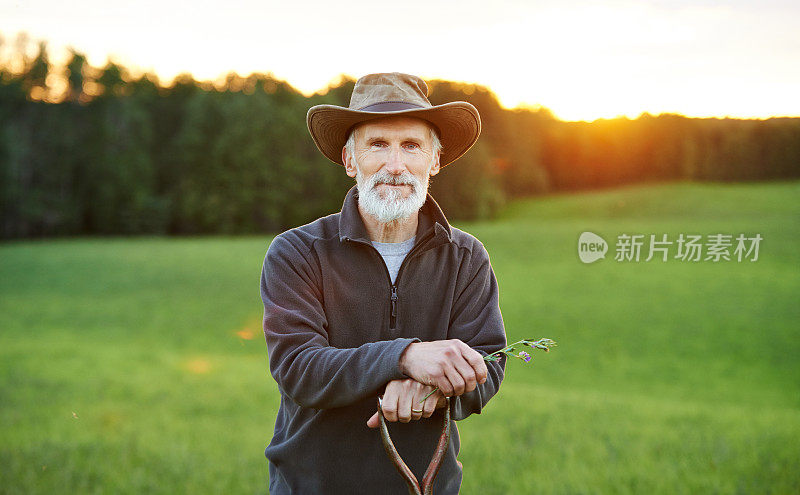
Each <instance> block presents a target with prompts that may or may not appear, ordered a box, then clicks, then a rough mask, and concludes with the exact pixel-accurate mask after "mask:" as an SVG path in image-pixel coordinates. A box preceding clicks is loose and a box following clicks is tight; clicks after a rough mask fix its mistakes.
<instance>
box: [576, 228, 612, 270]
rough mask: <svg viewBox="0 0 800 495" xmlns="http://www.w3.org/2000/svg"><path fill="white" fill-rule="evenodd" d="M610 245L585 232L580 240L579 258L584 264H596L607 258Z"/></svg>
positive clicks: (595, 235) (591, 233)
mask: <svg viewBox="0 0 800 495" xmlns="http://www.w3.org/2000/svg"><path fill="white" fill-rule="evenodd" d="M607 251H608V243H607V242H606V241H605V239H603V238H602V237H600V236H599V235H597V234H595V233H593V232H583V233H582V234H581V236H580V237H579V238H578V257H579V258H580V259H581V261H583V262H584V263H594V262H595V261H597V260H599V259H600V258H605V257H606V252H607Z"/></svg>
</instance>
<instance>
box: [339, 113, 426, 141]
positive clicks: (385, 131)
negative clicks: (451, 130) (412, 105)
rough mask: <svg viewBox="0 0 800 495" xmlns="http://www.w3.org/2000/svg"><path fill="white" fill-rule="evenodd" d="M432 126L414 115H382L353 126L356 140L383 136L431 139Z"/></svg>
mask: <svg viewBox="0 0 800 495" xmlns="http://www.w3.org/2000/svg"><path fill="white" fill-rule="evenodd" d="M433 129H434V127H433V126H432V125H431V124H430V123H429V122H428V121H427V120H423V119H418V118H415V117H383V118H380V119H374V120H369V121H367V122H364V123H362V124H359V125H358V126H357V127H356V128H355V131H354V132H355V137H356V140H365V139H374V138H376V137H384V138H392V137H394V138H414V139H418V140H421V141H423V142H428V141H430V140H431V131H432V130H433Z"/></svg>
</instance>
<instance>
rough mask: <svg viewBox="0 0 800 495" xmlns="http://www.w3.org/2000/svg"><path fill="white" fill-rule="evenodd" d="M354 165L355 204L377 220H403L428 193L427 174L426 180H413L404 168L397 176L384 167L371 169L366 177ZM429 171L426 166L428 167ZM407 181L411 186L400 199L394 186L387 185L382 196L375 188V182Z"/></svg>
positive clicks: (388, 221)
mask: <svg viewBox="0 0 800 495" xmlns="http://www.w3.org/2000/svg"><path fill="white" fill-rule="evenodd" d="M355 166H356V184H357V185H358V205H359V206H360V207H361V209H362V210H363V211H364V212H365V213H368V214H369V215H371V216H373V217H375V219H376V220H377V221H378V222H380V223H390V222H394V221H396V220H404V219H406V218H408V217H410V216H411V215H412V214H413V213H414V212H415V211H417V210H419V209H420V208H422V205H423V203H425V199H426V198H427V196H428V184H429V180H427V177H428V174H426V175H425V177H426V180H425V183H424V184H423V183H422V181H420V180H419V179H417V178H416V177H415V176H414V175H413V174H411V173H410V172H409V171H407V170H406V171H404V172H403V173H402V174H400V175H392V174H390V173H388V172H386V171H385V170H380V171H378V172H375V173H374V174H372V175H371V176H370V177H364V175H363V174H362V173H361V167H359V166H358V163H355ZM429 170H430V169H429ZM380 183H385V184H392V185H400V184H408V185H409V186H411V194H409V195H408V197H407V198H403V195H402V192H401V191H400V190H396V189H394V188H387V189H389V190H388V191H386V192H384V193H383V195H381V193H380V192H379V191H378V184H380Z"/></svg>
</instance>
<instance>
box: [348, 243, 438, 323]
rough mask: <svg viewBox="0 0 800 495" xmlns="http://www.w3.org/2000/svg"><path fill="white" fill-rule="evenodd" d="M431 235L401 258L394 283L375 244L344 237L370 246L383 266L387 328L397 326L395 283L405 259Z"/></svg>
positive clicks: (414, 254)
mask: <svg viewBox="0 0 800 495" xmlns="http://www.w3.org/2000/svg"><path fill="white" fill-rule="evenodd" d="M431 237H433V234H428V235H427V236H425V238H423V239H422V240H421V241H420V242H419V243H418V244H417V245H415V246H414V247H413V248H411V251H409V252H408V254H407V255H406V257H405V259H403V262H402V263H400V268H398V270H397V278H395V280H394V283H392V275H391V274H390V273H389V268H388V267H387V266H386V262H385V261H383V257H382V256H381V253H380V252H378V250H377V249H375V246H373V245H372V243H368V242H364V241H360V240H357V239H351V238H349V237H345V240H346V241H355V242H360V243H361V244H365V245H367V246H369V247H370V248H372V250H373V251H374V252H375V254H376V255H378V260H379V261H380V263H381V266H383V271H384V273H386V280H387V281H388V282H389V308H390V311H389V329H390V330H394V328H395V327H396V326H397V300H398V298H399V296H398V293H397V285H398V283H399V282H400V274H401V273H403V267H405V266H406V261H408V260H409V258H411V257H412V256H416V255H417V254H418V253H419V252H420V250H419V249H417V248H419V247H421V246H422V245H423V244H424V243H426V242H428V239H430V238H431Z"/></svg>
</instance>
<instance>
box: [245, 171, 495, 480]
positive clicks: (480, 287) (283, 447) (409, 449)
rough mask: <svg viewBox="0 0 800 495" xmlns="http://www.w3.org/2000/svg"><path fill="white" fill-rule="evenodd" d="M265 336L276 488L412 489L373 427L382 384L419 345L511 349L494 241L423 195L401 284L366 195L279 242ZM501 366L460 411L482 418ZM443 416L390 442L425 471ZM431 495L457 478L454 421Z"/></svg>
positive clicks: (396, 432) (267, 262)
mask: <svg viewBox="0 0 800 495" xmlns="http://www.w3.org/2000/svg"><path fill="white" fill-rule="evenodd" d="M261 298H262V300H263V302H264V321H263V323H264V335H265V337H266V341H267V350H268V352H269V364H270V370H271V371H272V375H273V377H274V378H275V381H276V382H277V383H278V387H279V388H280V391H281V406H280V410H279V411H278V417H277V421H276V423H275V430H274V435H273V438H272V442H270V444H269V446H268V447H267V449H266V452H265V453H266V456H267V458H268V459H269V461H270V466H269V474H270V492H271V493H273V494H286V493H302V494H323V493H381V494H392V493H397V494H405V493H407V491H406V486H405V483H404V481H403V479H402V478H401V477H400V475H399V474H398V473H397V471H396V470H395V468H394V466H393V465H392V464H391V462H390V461H389V459H388V458H387V457H386V454H385V452H384V450H383V446H382V444H381V439H380V434H379V432H378V431H376V430H371V429H369V428H367V426H366V421H367V419H368V418H369V417H370V416H371V415H372V414H373V413H374V412H375V411H376V407H377V396H378V394H380V393H381V391H382V389H383V388H384V387H385V385H386V383H387V382H389V381H391V380H394V379H401V378H406V376H405V375H403V373H401V372H400V369H399V358H400V355H401V354H402V353H403V351H404V350H405V348H406V347H407V346H408V345H409V344H411V343H412V342H418V341H433V340H445V339H461V340H462V341H464V342H465V343H467V344H468V345H469V346H470V347H472V348H473V349H475V350H477V351H478V352H480V353H481V354H484V355H486V354H489V353H492V352H494V351H497V350H499V349H501V348H503V346H504V345H505V343H506V338H505V331H504V328H503V319H502V316H501V315H500V307H499V304H498V287H497V281H496V279H495V276H494V272H493V271H492V267H491V265H490V263H489V256H488V254H487V252H486V249H485V248H484V247H483V244H481V243H480V242H479V241H478V240H477V239H476V238H475V237H473V236H471V235H470V234H467V233H466V232H463V231H461V230H459V229H457V228H455V227H452V226H450V225H449V223H448V222H447V219H446V218H445V217H444V214H443V213H442V211H441V209H440V208H439V206H438V205H437V204H436V202H435V201H434V200H433V198H432V197H431V196H430V195H428V197H427V199H426V201H425V204H424V205H423V206H422V208H421V209H420V216H419V225H418V227H417V237H416V241H415V245H414V247H413V249H412V250H411V252H409V254H408V256H406V259H405V260H404V261H403V264H402V265H401V267H400V272H399V273H398V276H397V280H396V282H395V284H394V285H393V284H392V283H391V279H390V277H389V272H388V270H387V269H386V266H385V264H384V262H383V259H382V258H381V256H380V254H379V253H378V251H377V250H376V249H375V248H374V247H373V246H372V244H371V243H370V240H369V236H368V235H367V231H366V228H365V227H364V223H363V221H362V219H361V216H360V214H359V212H358V189H357V188H356V187H355V186H354V187H353V188H352V189H351V190H350V191H349V192H348V193H347V196H346V198H345V201H344V205H343V206H342V211H341V212H340V213H336V214H333V215H329V216H326V217H324V218H320V219H318V220H316V221H314V222H312V223H310V224H307V225H303V226H301V227H297V228H295V229H292V230H289V231H286V232H284V233H282V234H280V235H278V236H277V237H275V239H274V240H273V241H272V243H271V244H270V246H269V249H268V251H267V254H266V257H265V259H264V265H263V269H262V272H261ZM504 365H505V363H504V361H500V362H494V363H487V366H488V368H489V375H488V378H487V380H486V383H484V384H482V385H478V387H477V388H476V389H475V390H474V391H472V392H469V393H466V394H464V395H462V396H460V397H457V398H453V399H452V400H451V406H450V408H451V414H452V419H453V420H454V421H455V420H461V419H464V418H466V417H467V416H469V415H470V414H473V413H480V412H481V409H482V408H483V407H484V406H485V405H486V403H487V402H488V401H489V399H490V398H491V397H492V396H493V395H494V394H495V393H497V390H498V388H499V387H500V382H501V381H502V379H503V370H504ZM442 414H443V412H442V411H441V410H439V411H437V412H436V413H434V415H433V416H431V418H429V419H422V420H419V421H411V422H410V423H407V424H404V423H391V424H390V432H391V434H392V439H393V440H394V442H395V445H396V447H397V449H398V451H399V452H400V454H401V455H402V457H403V459H405V461H406V463H407V464H408V465H409V467H410V468H411V470H412V471H413V472H414V473H415V474H416V475H417V477H418V478H420V479H421V478H422V474H423V473H424V472H425V469H426V468H427V465H428V461H429V460H430V456H431V455H432V454H433V452H434V449H435V447H436V442H437V441H438V438H439V434H440V430H441V423H442ZM451 428H452V433H453V434H452V438H451V441H450V445H449V447H448V451H447V455H446V456H445V458H444V459H443V461H442V465H441V470H440V471H439V474H438V476H437V477H436V482H435V484H434V492H435V493H437V494H449V493H457V492H458V489H459V487H460V484H461V477H462V471H461V463H459V462H458V461H457V460H456V455H457V454H458V450H459V437H458V429H457V428H456V425H455V422H451Z"/></svg>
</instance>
